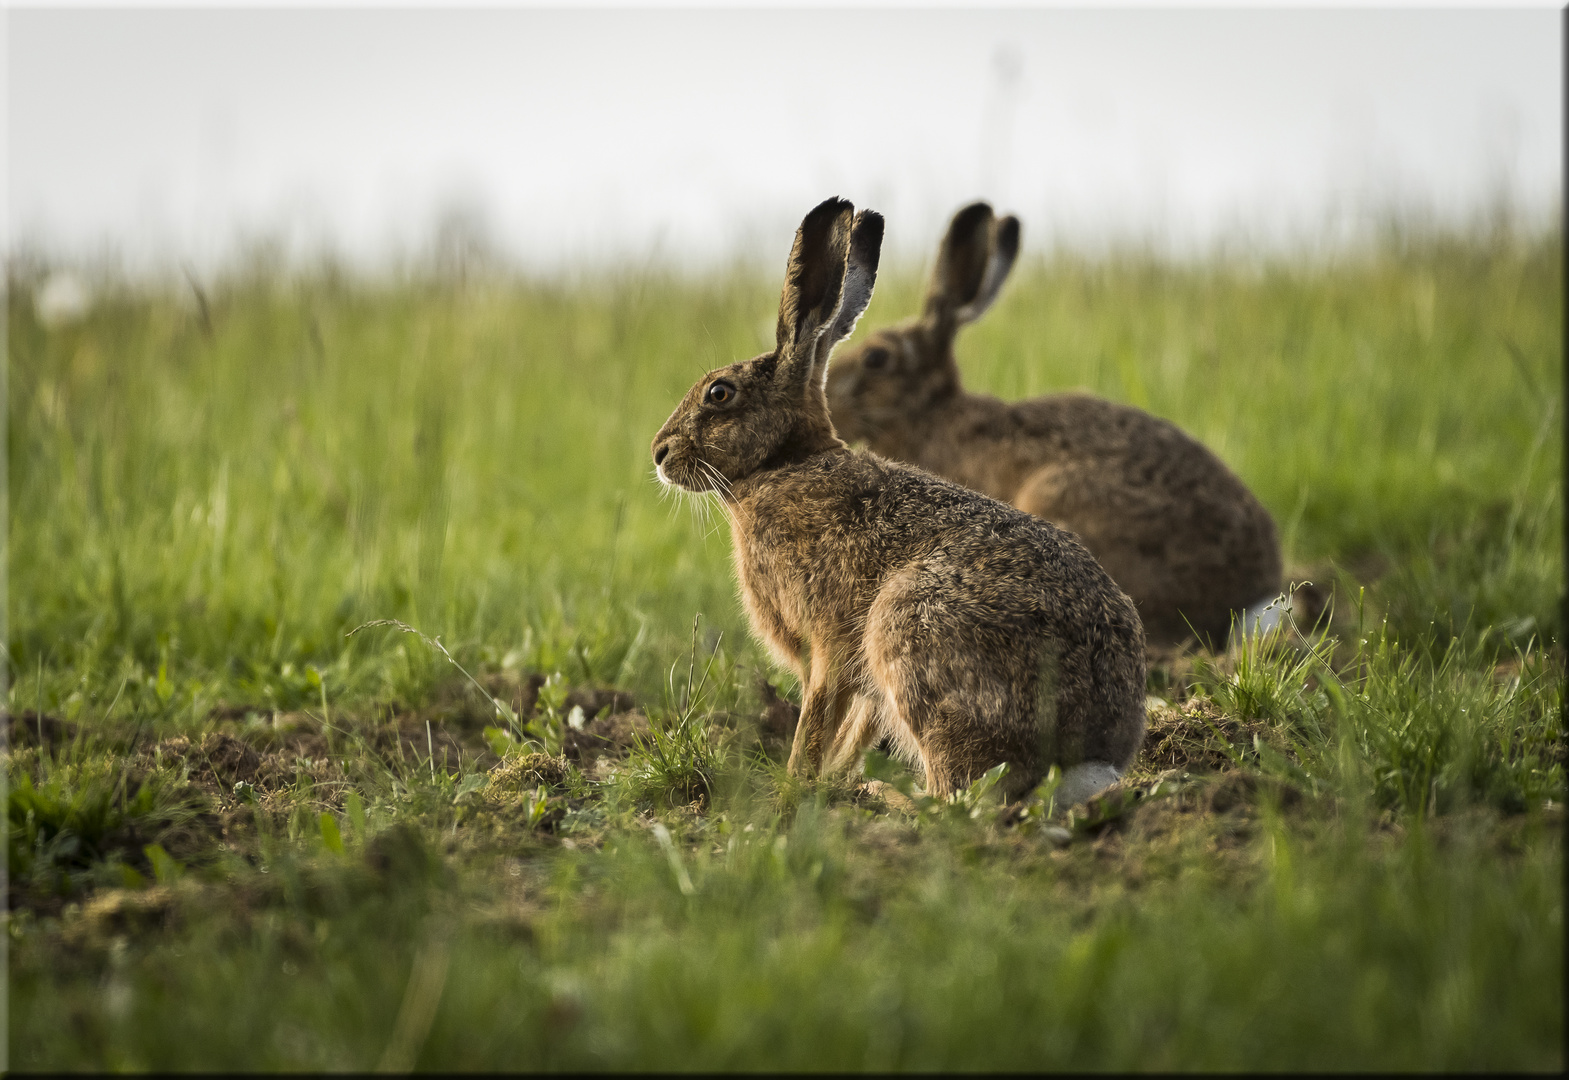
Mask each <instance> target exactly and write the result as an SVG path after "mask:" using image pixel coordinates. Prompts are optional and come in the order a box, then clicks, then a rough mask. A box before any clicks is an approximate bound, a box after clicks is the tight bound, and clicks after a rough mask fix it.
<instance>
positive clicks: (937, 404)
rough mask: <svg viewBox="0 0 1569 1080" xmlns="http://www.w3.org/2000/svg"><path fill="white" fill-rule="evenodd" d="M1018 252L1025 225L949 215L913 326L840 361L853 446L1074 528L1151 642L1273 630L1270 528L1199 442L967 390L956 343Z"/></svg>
mask: <svg viewBox="0 0 1569 1080" xmlns="http://www.w3.org/2000/svg"><path fill="white" fill-rule="evenodd" d="M1018 252H1019V222H1018V219H1017V218H1015V217H1012V216H1009V217H1005V218H1002V219H1000V220H999V219H995V218H993V216H992V209H991V207H990V206H988V205H986V204H985V203H974V204H972V205H970V206H966V207H965V208H964V209H962V210H960V211H959V212H958V213H957V214H956V215H954V219H953V223H952V224H951V225H950V226H949V228H948V235H947V236H946V237H944V238H943V242H942V247H941V249H940V250H939V251H938V254H937V267H936V270H935V271H934V273H933V275H932V283H931V287H930V290H929V292H928V294H927V298H926V310H925V311H924V312H923V313H922V314H921V315H920V316H918V317H916V318H914V319H911V320H909V321H908V322H904V323H901V324H899V325H896V326H891V327H887V328H885V329H882V330H878V331H877V332H876V333H873V334H872V335H870V336H869V337H868V338H867V339H866V340H865V341H864V342H861V343H860V344H859V345H858V346H856V347H855V348H854V349H847V350H846V351H845V353H844V354H843V355H842V356H841V357H840V358H838V359H837V360H835V361H834V367H833V371H832V372H831V373H830V375H829V377H828V386H827V395H828V404H829V408H830V410H831V412H832V415H833V421H834V425H835V427H836V428H837V429H838V431H839V433H840V434H841V435H843V436H844V437H845V438H846V439H849V440H851V441H852V442H853V441H857V440H864V441H865V443H866V445H867V446H868V447H870V448H871V449H872V450H874V451H876V452H877V453H879V454H882V455H884V456H885V457H890V458H893V459H895V460H897V461H908V462H911V463H913V464H916V465H919V466H921V467H922V468H923V469H928V470H930V471H932V472H934V473H936V474H937V475H938V476H943V477H946V478H948V479H949V480H953V481H955V482H957V483H960V484H963V485H964V486H965V487H968V488H973V489H974V490H976V491H980V492H984V493H985V494H987V495H990V496H992V498H994V499H1000V500H1002V501H1003V502H1006V503H1010V504H1012V505H1013V506H1016V507H1018V508H1019V509H1021V510H1027V511H1029V512H1030V513H1032V514H1037V515H1039V516H1040V517H1043V518H1045V519H1046V520H1047V521H1050V522H1052V523H1054V524H1056V525H1059V526H1061V527H1062V528H1064V529H1068V530H1071V531H1072V532H1073V533H1075V534H1076V535H1077V536H1078V538H1079V539H1080V540H1081V541H1083V543H1084V546H1085V547H1087V548H1089V549H1090V552H1091V554H1093V555H1094V556H1095V557H1096V558H1097V559H1098V560H1100V564H1101V565H1102V566H1104V567H1105V568H1106V570H1107V572H1108V573H1110V574H1111V576H1112V578H1113V580H1115V581H1116V582H1117V584H1118V585H1120V586H1121V587H1122V588H1123V589H1124V590H1126V591H1127V593H1128V595H1129V596H1131V597H1132V598H1133V601H1134V603H1135V604H1136V605H1137V606H1138V609H1139V616H1140V617H1141V618H1142V619H1143V622H1144V632H1145V633H1146V634H1147V635H1148V638H1149V641H1150V643H1151V644H1152V645H1159V646H1171V645H1175V644H1177V643H1178V642H1180V641H1182V640H1183V639H1185V638H1188V637H1190V636H1192V635H1193V634H1195V633H1196V634H1197V635H1198V637H1199V638H1200V639H1201V640H1202V641H1204V643H1206V644H1208V645H1211V646H1219V645H1220V644H1221V643H1223V642H1225V640H1226V636H1227V632H1228V630H1229V629H1230V627H1231V624H1232V620H1233V618H1238V619H1240V620H1241V623H1242V628H1243V629H1244V631H1246V630H1251V629H1252V628H1254V627H1259V628H1260V629H1265V630H1267V629H1269V628H1271V627H1272V626H1273V625H1274V624H1275V623H1276V622H1278V621H1279V618H1280V615H1281V614H1282V611H1283V609H1284V605H1276V604H1275V603H1274V602H1275V600H1276V597H1277V595H1278V594H1279V593H1280V588H1281V560H1280V545H1279V542H1278V541H1277V539H1276V535H1275V523H1274V521H1273V520H1272V519H1271V518H1270V516H1269V511H1267V510H1265V509H1264V507H1263V506H1262V505H1260V504H1259V501H1258V500H1257V499H1256V498H1254V497H1253V493H1252V492H1250V491H1249V490H1248V489H1247V486H1246V485H1244V484H1243V483H1242V481H1241V480H1239V479H1238V478H1237V477H1236V475H1235V474H1234V473H1232V471H1231V470H1230V469H1228V468H1226V466H1225V463H1223V462H1222V461H1221V460H1220V458H1218V457H1216V456H1215V455H1214V454H1213V453H1212V452H1210V450H1209V449H1208V448H1206V447H1205V446H1204V445H1203V444H1202V443H1200V442H1199V441H1198V440H1196V439H1194V438H1192V437H1190V436H1189V435H1187V434H1185V433H1184V432H1183V431H1182V430H1181V429H1180V428H1178V427H1177V426H1176V425H1175V424H1172V423H1170V422H1169V421H1166V420H1162V419H1160V418H1158V417H1155V416H1151V415H1150V414H1149V413H1146V412H1143V411H1141V410H1139V409H1136V408H1133V407H1132V406H1128V405H1118V404H1115V403H1113V402H1110V401H1105V400H1102V399H1100V398H1096V397H1091V396H1090V395H1088V394H1079V393H1064V394H1052V395H1049V396H1046V397H1039V398H1033V399H1031V400H1029V401H1020V402H1014V403H1012V404H1009V403H1007V402H1003V401H999V400H998V399H997V398H994V397H987V396H984V395H981V394H969V393H966V392H965V391H964V389H963V387H962V386H960V383H959V369H958V366H957V365H956V364H955V362H954V356H953V339H954V335H955V334H957V333H958V330H959V328H960V327H961V326H963V325H965V324H966V323H968V322H972V321H973V320H975V319H976V318H977V317H979V316H980V314H981V313H982V312H984V311H985V310H986V309H987V307H988V306H990V304H991V303H992V301H993V300H995V299H996V298H997V293H998V292H999V291H1000V290H1001V288H1002V284H1003V281H1004V280H1005V279H1006V278H1007V276H1008V271H1009V270H1010V269H1012V267H1013V262H1014V259H1015V257H1016V256H1017V255H1018Z"/></svg>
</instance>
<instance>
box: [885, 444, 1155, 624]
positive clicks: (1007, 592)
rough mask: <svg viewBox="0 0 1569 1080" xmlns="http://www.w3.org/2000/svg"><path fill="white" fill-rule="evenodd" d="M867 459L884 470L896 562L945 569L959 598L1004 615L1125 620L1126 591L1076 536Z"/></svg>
mask: <svg viewBox="0 0 1569 1080" xmlns="http://www.w3.org/2000/svg"><path fill="white" fill-rule="evenodd" d="M865 456H866V457H867V458H872V459H873V460H875V461H876V462H877V464H878V465H879V466H880V468H881V470H882V471H883V477H884V483H883V487H882V498H881V499H880V500H879V502H880V509H881V510H882V514H881V515H879V517H880V520H879V521H878V522H877V529H876V531H877V532H879V533H881V534H883V535H884V536H885V537H887V539H888V546H889V547H890V548H891V549H894V550H893V551H891V552H890V554H894V555H895V556H896V557H895V558H893V559H891V560H890V563H891V564H897V563H901V562H905V561H907V560H910V559H920V560H921V561H922V562H923V563H924V564H925V565H927V566H930V567H934V568H935V567H943V568H945V570H946V573H947V575H948V576H950V577H951V580H952V586H951V587H952V588H953V590H954V591H955V594H956V596H963V597H964V598H965V599H966V601H967V602H968V603H972V604H976V605H978V606H980V607H981V608H984V609H986V610H989V611H992V612H996V613H997V614H998V615H999V616H1002V615H1004V614H1005V613H1006V615H1007V616H1008V617H1014V616H1025V615H1027V614H1030V613H1038V614H1051V615H1054V616H1057V618H1056V619H1053V620H1052V621H1054V622H1055V621H1059V620H1060V618H1061V617H1062V616H1064V615H1066V614H1069V613H1070V612H1077V613H1080V614H1081V615H1082V616H1084V617H1092V616H1093V617H1095V618H1104V617H1107V616H1110V615H1113V614H1115V615H1117V616H1119V617H1120V616H1121V615H1122V614H1124V613H1123V612H1122V611H1121V607H1122V604H1123V603H1125V601H1126V598H1125V597H1123V595H1122V592H1121V590H1120V589H1118V588H1117V586H1116V585H1115V584H1114V583H1113V582H1112V580H1111V578H1110V576H1109V575H1108V574H1107V573H1106V571H1105V570H1104V569H1102V568H1101V566H1100V564H1099V563H1098V562H1096V561H1095V558H1094V556H1092V555H1091V554H1090V552H1089V550H1088V549H1087V548H1086V547H1085V546H1084V545H1083V544H1082V543H1081V542H1080V541H1079V539H1078V537H1076V536H1074V535H1073V534H1072V533H1071V532H1069V531H1067V530H1065V529H1062V528H1059V527H1057V526H1056V525H1053V524H1052V523H1051V522H1049V521H1045V520H1043V519H1041V518H1039V517H1035V516H1034V515H1031V514H1027V513H1025V512H1024V511H1022V510H1018V509H1016V508H1014V507H1012V506H1009V505H1007V504H1006V503H1001V502H998V501H997V500H996V499H992V498H989V497H988V496H986V495H982V494H980V493H979V492H975V491H971V490H970V489H969V488H966V487H962V486H960V485H959V484H955V483H953V482H951V481H948V480H944V479H942V478H940V477H937V476H933V475H932V474H931V473H928V472H925V471H924V470H922V469H919V468H916V467H915V466H911V465H904V464H898V463H894V462H888V461H884V460H882V459H878V458H874V456H873V455H865ZM900 549H902V550H900ZM1129 609H1130V610H1131V605H1129Z"/></svg>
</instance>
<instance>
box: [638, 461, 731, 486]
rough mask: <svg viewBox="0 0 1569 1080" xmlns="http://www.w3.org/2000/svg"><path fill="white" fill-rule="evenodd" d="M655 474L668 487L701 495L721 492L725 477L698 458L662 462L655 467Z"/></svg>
mask: <svg viewBox="0 0 1569 1080" xmlns="http://www.w3.org/2000/svg"><path fill="white" fill-rule="evenodd" d="M654 474H655V475H656V476H658V477H659V482H660V483H661V484H664V485H665V486H666V487H675V488H681V489H682V490H684V491H695V492H698V493H699V494H706V493H708V492H710V491H719V490H720V488H721V485H722V484H723V483H724V477H722V476H721V475H719V470H717V469H715V468H714V467H713V466H712V465H710V464H708V462H706V461H699V460H697V459H696V458H692V459H687V460H682V461H665V462H662V463H661V464H659V465H656V466H654Z"/></svg>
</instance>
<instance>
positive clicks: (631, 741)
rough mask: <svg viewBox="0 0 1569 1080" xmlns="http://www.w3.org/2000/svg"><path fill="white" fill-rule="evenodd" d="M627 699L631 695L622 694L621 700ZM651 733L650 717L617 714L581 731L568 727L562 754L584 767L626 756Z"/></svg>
mask: <svg viewBox="0 0 1569 1080" xmlns="http://www.w3.org/2000/svg"><path fill="white" fill-rule="evenodd" d="M607 692H608V691H607ZM625 697H628V695H625V694H618V698H617V700H620V698H625ZM584 711H585V712H587V710H586V709H585V710H584ZM648 733H649V727H648V717H646V716H644V715H643V714H642V713H640V712H635V711H626V712H614V713H611V714H610V715H608V716H600V717H596V718H593V719H590V720H589V721H588V722H586V723H585V724H584V725H583V729H582V730H581V731H579V730H576V729H574V728H570V727H569V728H567V729H566V730H565V731H564V732H563V733H562V739H561V752H562V754H563V755H565V756H566V757H567V758H569V759H571V760H572V761H574V762H577V763H579V764H580V765H581V764H583V763H585V762H593V761H595V760H597V759H598V758H599V757H601V756H604V757H611V758H616V757H624V756H626V755H627V754H628V753H629V752H631V750H632V748H633V747H634V746H636V745H637V739H638V737H639V736H642V737H644V738H646V737H647V736H648Z"/></svg>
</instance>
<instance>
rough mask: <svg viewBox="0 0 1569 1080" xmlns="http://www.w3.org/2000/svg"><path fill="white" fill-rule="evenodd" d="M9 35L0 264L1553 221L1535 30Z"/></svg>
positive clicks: (256, 27)
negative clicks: (1510, 210) (806, 220)
mask: <svg viewBox="0 0 1569 1080" xmlns="http://www.w3.org/2000/svg"><path fill="white" fill-rule="evenodd" d="M4 18H5V20H6V24H7V45H6V49H7V78H8V86H7V92H8V110H7V121H8V131H7V139H6V146H7V150H8V156H9V160H8V170H7V182H8V192H7V194H8V207H9V212H8V217H7V226H8V232H9V237H10V239H11V241H13V242H16V243H20V244H23V245H29V246H32V247H35V248H36V247H43V248H44V249H45V250H47V251H50V252H52V253H55V254H57V255H61V256H66V257H79V256H92V255H97V254H101V253H104V252H112V253H116V254H117V255H118V256H119V257H121V258H123V259H124V260H125V261H126V262H127V263H128V264H129V265H131V266H132V267H138V266H146V267H153V266H157V265H166V264H168V263H170V262H174V261H186V262H189V263H192V264H194V265H196V266H198V267H209V266H212V265H213V264H214V263H216V262H221V261H222V260H223V259H224V258H226V257H227V256H229V255H232V253H233V252H234V251H235V250H236V248H237V246H238V245H240V244H241V243H243V242H244V240H245V238H247V237H252V238H254V237H257V236H263V235H272V236H281V237H283V238H285V239H286V240H287V242H288V243H289V245H290V246H291V250H293V251H296V252H309V251H310V250H312V249H314V248H315V247H317V246H322V245H325V246H330V247H332V248H335V249H337V250H339V251H341V252H343V253H345V254H347V255H348V256H349V257H351V258H352V259H355V260H357V261H361V262H364V263H367V264H373V263H375V262H376V261H377V260H380V259H384V258H386V257H387V256H389V255H396V254H397V253H398V252H400V251H409V250H414V249H417V248H419V246H420V245H422V244H424V243H426V242H427V241H428V238H429V237H430V235H431V232H432V227H433V222H434V221H435V220H436V218H437V217H438V215H439V214H440V213H441V212H442V211H443V209H444V208H452V207H462V208H466V210H467V212H468V213H469V214H471V215H472V216H475V217H477V219H478V220H480V221H482V222H484V223H485V224H486V227H487V229H488V231H489V232H490V233H491V235H492V237H493V239H494V241H495V243H496V244H497V246H498V247H499V248H501V249H502V250H503V251H504V252H505V253H507V255H508V256H509V257H511V258H512V259H515V260H517V261H518V262H520V263H522V264H524V265H527V266H530V267H534V268H539V269H549V268H554V267H559V266H562V265H575V264H577V265H580V264H584V263H593V262H601V261H607V260H617V259H626V258H636V259H650V258H653V259H663V260H667V261H673V262H688V263H692V262H696V263H704V262H708V261H711V260H714V259H719V258H725V257H728V256H730V255H732V254H735V253H737V252H744V253H746V254H748V255H753V256H757V255H762V256H765V257H768V258H769V260H770V261H772V257H773V256H779V257H782V251H783V249H782V248H780V247H779V245H780V243H781V242H782V241H781V239H780V238H781V236H782V237H788V235H789V230H790V229H791V228H792V227H793V225H794V223H795V222H796V221H798V220H799V218H800V216H801V214H802V213H804V212H805V210H806V209H807V208H809V207H810V206H811V205H812V204H814V203H815V202H817V201H818V200H820V199H822V198H823V197H825V196H827V195H830V194H841V195H844V196H846V197H848V198H851V199H853V200H854V201H855V202H856V203H857V204H859V205H867V206H872V207H875V208H877V209H879V210H882V211H883V212H884V213H885V214H887V216H888V221H889V245H890V248H891V249H892V251H893V252H894V253H896V254H902V255H907V256H914V257H917V258H918V257H921V256H923V255H925V254H927V253H928V251H929V249H930V248H931V246H932V245H933V244H934V242H935V239H936V236H937V233H938V231H939V230H940V228H941V226H942V223H943V221H944V220H945V219H946V218H947V216H948V215H949V214H951V213H952V211H953V210H954V209H955V208H956V207H957V206H958V205H960V204H961V203H963V202H965V201H968V200H969V199H972V198H976V197H987V198H990V199H992V200H993V201H994V203H996V204H997V205H998V206H999V207H1000V208H1007V209H1012V210H1015V211H1017V212H1018V213H1020V215H1021V216H1022V217H1023V219H1024V224H1025V243H1026V247H1027V248H1034V249H1036V250H1041V249H1043V248H1045V247H1047V246H1050V245H1051V244H1054V243H1058V244H1067V245H1071V246H1076V247H1095V246H1097V245H1100V244H1104V243H1106V242H1108V241H1116V240H1127V239H1152V240H1154V241H1155V242H1157V243H1158V244H1161V245H1163V246H1166V247H1168V248H1170V249H1173V250H1179V251H1180V250H1186V249H1191V248H1193V247H1203V246H1205V245H1208V244H1211V243H1214V242H1217V241H1236V240H1242V241H1244V242H1251V243H1264V244H1280V243H1290V242H1294V241H1300V240H1310V241H1311V240H1321V239H1323V238H1324V237H1325V236H1329V235H1344V234H1345V233H1346V232H1347V231H1348V230H1350V231H1354V229H1355V227H1356V225H1357V223H1358V222H1359V221H1365V220H1366V214H1367V212H1368V211H1369V210H1373V209H1378V208H1381V207H1387V206H1391V205H1399V206H1404V207H1412V206H1414V207H1418V208H1424V209H1426V210H1428V211H1430V212H1432V213H1435V214H1437V215H1439V216H1442V217H1446V218H1450V219H1457V218H1464V217H1466V216H1467V215H1471V214H1475V213H1477V212H1478V211H1479V210H1481V209H1482V208H1483V207H1485V206H1486V205H1487V204H1488V202H1489V200H1491V199H1493V198H1495V197H1496V196H1497V195H1498V194H1499V193H1501V192H1502V193H1507V194H1508V195H1509V196H1510V197H1512V198H1513V199H1514V200H1515V202H1516V203H1517V204H1518V205H1520V206H1521V207H1523V208H1525V209H1526V210H1527V211H1529V212H1531V213H1536V214H1544V215H1545V214H1547V213H1549V212H1551V211H1552V209H1553V208H1554V207H1557V206H1559V205H1561V204H1560V202H1559V200H1560V195H1559V192H1560V190H1561V187H1562V182H1563V173H1562V162H1563V135H1562V130H1563V76H1562V66H1563V48H1562V45H1563V31H1562V15H1561V14H1560V13H1559V12H1558V11H1556V10H1550V9H1549V10H1544V9H1541V8H1537V9H1534V10H1532V9H1526V10H1515V11H1503V10H1480V11H1465V10H1385V11H1362V10H1308V11H1293V10H1281V9H1273V10H1238V9H1218V10H1215V9H1212V10H1207V11H1200V12H1193V11H1183V10H1174V9H1160V10H1106V9H1096V10H1066V9H1056V10H1023V9H1018V8H1012V9H1002V10H992V11H976V10H969V11H953V10H946V11H944V10H930V9H928V10H894V9H889V8H878V9H874V10H862V11H856V12H846V11H834V10H824V9H796V10H783V11H780V10H773V11H765V10H687V11H681V12H671V11H658V10H632V11H627V10H616V11H612V10H583V9H578V10H568V11H550V10H537V9H534V10H516V9H514V10H495V9H489V10H470V11H464V12H451V11H440V12H436V11H420V10H409V9H358V10H339V11H316V10H308V9H306V10H299V9H295V10H268V11H233V10H164V11H139V10H130V9H117V10H107V11H104V10H96V11H94V10H58V9H53V10H26V9H22V10H18V9H14V8H13V9H11V10H10V11H9V12H7V13H6V14H5V16H4ZM784 242H787V241H784ZM775 249H778V250H775Z"/></svg>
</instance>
